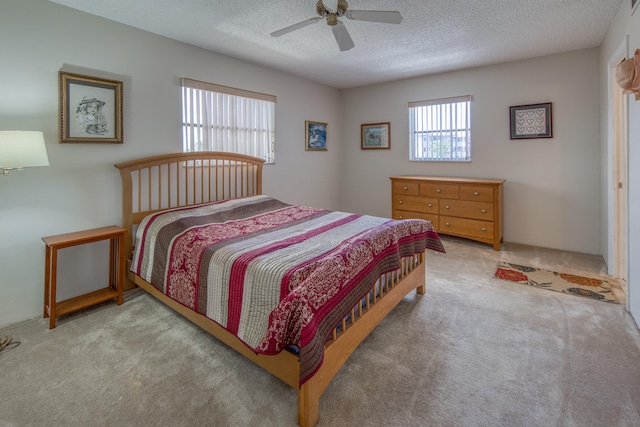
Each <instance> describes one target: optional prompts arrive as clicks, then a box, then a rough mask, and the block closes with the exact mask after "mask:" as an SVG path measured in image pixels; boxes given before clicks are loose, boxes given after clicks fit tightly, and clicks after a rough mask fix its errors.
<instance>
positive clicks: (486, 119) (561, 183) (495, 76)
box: [341, 49, 601, 254]
mask: <svg viewBox="0 0 640 427" xmlns="http://www.w3.org/2000/svg"><path fill="white" fill-rule="evenodd" d="M598 84H599V80H598V51H597V49H588V50H581V51H576V52H571V53H566V54H562V55H554V56H547V57H542V58H536V59H530V60H526V61H518V62H512V63H507V64H501V65H495V66H489V67H482V68H476V69H470V70H466V71H460V72H455V73H447V74H441V75H435V76H426V77H421V78H414V79H408V80H402V81H396V82H391V83H386V84H380V85H375V86H367V87H361V88H355V89H350V90H345V91H343V103H344V134H343V141H344V144H345V147H344V156H345V159H344V161H345V171H344V181H343V184H342V185H343V191H342V193H341V196H342V207H343V209H344V210H347V211H349V210H353V211H359V212H364V213H369V214H374V215H382V216H389V215H390V214H391V184H390V181H389V179H388V178H389V176H392V175H400V174H419V175H443V176H462V177H480V178H503V179H506V183H505V187H504V215H505V229H504V239H505V241H509V242H518V243H526V244H530V245H536V246H543V247H549V248H558V249H565V250H570V251H578V252H584V253H592V254H597V253H600V216H601V213H600V139H599V136H600V128H599V105H600V104H599V89H598ZM469 94H470V95H472V96H473V102H472V156H473V161H472V162H471V163H464V164H454V163H444V162H409V160H408V159H409V149H408V140H409V136H408V113H407V102H408V101H418V100H425V99H434V98H443V97H449V96H457V95H469ZM540 102H552V103H553V105H552V108H553V138H552V139H529V140H517V141H512V140H510V139H509V106H512V105H523V104H535V103H540ZM387 121H390V122H391V150H389V151H387V150H375V151H373V150H372V151H362V150H360V125H361V124H362V123H376V122H387Z"/></svg>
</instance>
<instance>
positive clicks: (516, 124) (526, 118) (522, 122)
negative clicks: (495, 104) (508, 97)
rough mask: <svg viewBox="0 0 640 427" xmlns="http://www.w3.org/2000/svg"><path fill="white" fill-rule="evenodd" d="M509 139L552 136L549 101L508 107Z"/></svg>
mask: <svg viewBox="0 0 640 427" xmlns="http://www.w3.org/2000/svg"><path fill="white" fill-rule="evenodd" d="M509 114H510V128H511V139H532V138H553V127H552V125H551V103H550V102H547V103H544V104H530V105H516V106H513V107H509Z"/></svg>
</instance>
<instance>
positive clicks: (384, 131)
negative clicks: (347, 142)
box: [360, 122, 391, 150]
mask: <svg viewBox="0 0 640 427" xmlns="http://www.w3.org/2000/svg"><path fill="white" fill-rule="evenodd" d="M390 132H391V123H389V122H386V123H369V124H366V125H360V148H361V149H363V150H369V149H383V150H388V149H389V148H391V140H390V139H389V135H390V134H391V133H390Z"/></svg>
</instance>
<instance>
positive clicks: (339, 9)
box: [316, 0, 349, 25]
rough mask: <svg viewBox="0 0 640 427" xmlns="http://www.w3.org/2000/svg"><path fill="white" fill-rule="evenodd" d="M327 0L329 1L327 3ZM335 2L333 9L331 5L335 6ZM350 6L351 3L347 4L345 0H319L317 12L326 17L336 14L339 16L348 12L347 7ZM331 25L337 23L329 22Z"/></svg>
mask: <svg viewBox="0 0 640 427" xmlns="http://www.w3.org/2000/svg"><path fill="white" fill-rule="evenodd" d="M325 2H326V3H328V4H326V5H325ZM334 4H335V9H333V8H332V7H331V6H333V5H334ZM348 7H349V4H347V2H346V1H345V0H338V1H337V2H335V1H334V2H333V3H332V2H331V1H329V0H325V1H324V2H323V0H318V3H316V12H317V13H318V15H320V16H322V17H323V18H324V17H328V16H329V15H335V16H336V17H338V16H342V15H344V14H345V13H346V12H347V8H348ZM329 25H335V24H329Z"/></svg>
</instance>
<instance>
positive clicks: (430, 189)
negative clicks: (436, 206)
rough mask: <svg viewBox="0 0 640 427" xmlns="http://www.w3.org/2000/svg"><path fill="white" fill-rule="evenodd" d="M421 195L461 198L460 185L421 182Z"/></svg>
mask: <svg viewBox="0 0 640 427" xmlns="http://www.w3.org/2000/svg"><path fill="white" fill-rule="evenodd" d="M420 195H421V196H424V197H437V198H440V199H459V198H460V186H459V185H455V184H440V183H431V182H430V183H423V184H420Z"/></svg>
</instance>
